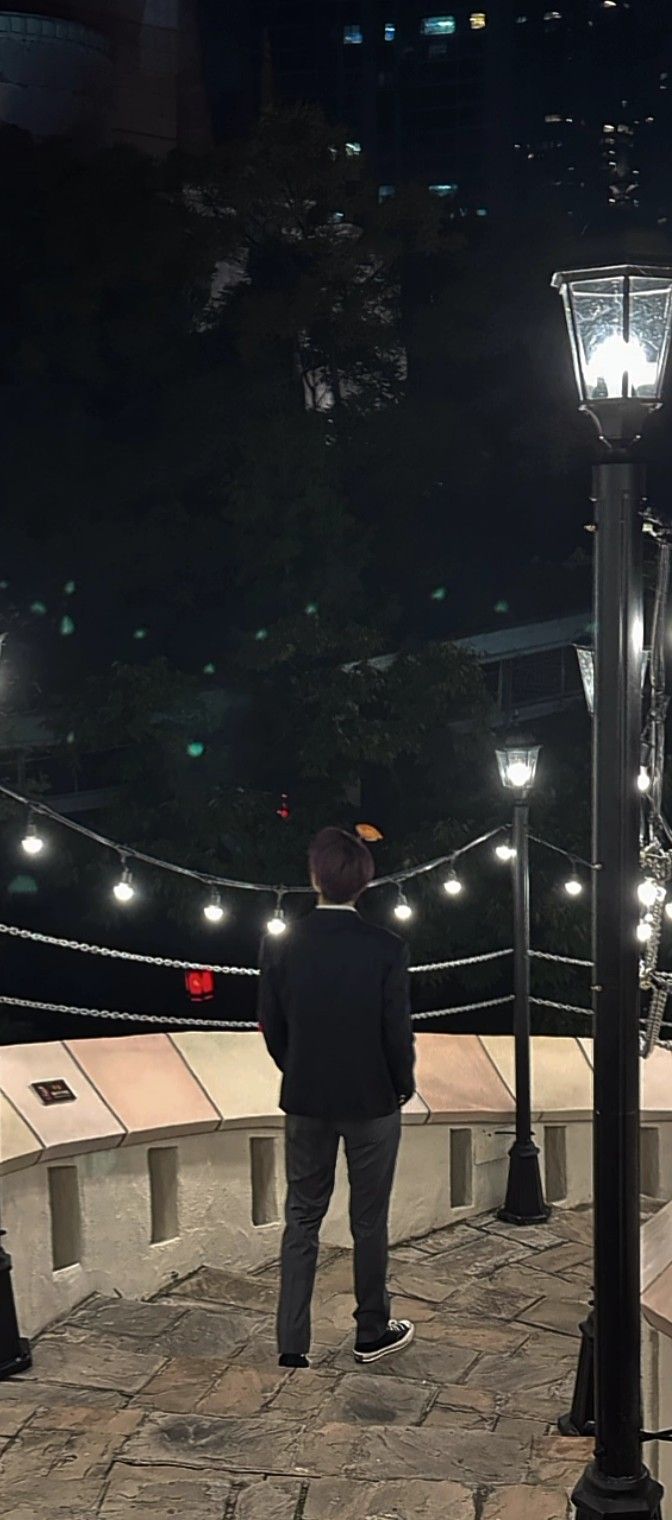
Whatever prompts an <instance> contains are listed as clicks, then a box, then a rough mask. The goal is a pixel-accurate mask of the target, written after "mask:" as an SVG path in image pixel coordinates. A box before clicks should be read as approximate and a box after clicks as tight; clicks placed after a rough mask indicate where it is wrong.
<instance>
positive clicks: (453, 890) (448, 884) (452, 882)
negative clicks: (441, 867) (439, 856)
mask: <svg viewBox="0 0 672 1520" xmlns="http://www.w3.org/2000/svg"><path fill="white" fill-rule="evenodd" d="M443 890H444V892H447V893H448V896H449V897H459V895H460V892H461V891H462V882H461V881H460V878H459V876H458V874H457V871H456V870H455V867H454V866H451V869H450V874H449V875H448V876H447V877H446V880H445V881H444V883H443Z"/></svg>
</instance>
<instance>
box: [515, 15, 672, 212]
mask: <svg viewBox="0 0 672 1520" xmlns="http://www.w3.org/2000/svg"><path fill="white" fill-rule="evenodd" d="M518 3H519V9H518V10H517V12H516V14H515V16H514V27H515V34H516V35H515V59H516V69H515V78H516V82H517V83H518V84H519V88H518V89H517V90H516V94H515V101H516V108H515V118H514V123H515V150H516V153H517V154H518V155H519V157H520V158H522V160H523V161H524V162H526V163H527V164H528V165H529V171H528V175H527V178H528V181H530V182H531V183H532V184H544V185H545V186H546V187H548V188H550V189H552V190H553V191H555V193H556V195H557V198H558V199H559V201H560V203H561V205H562V206H563V207H564V209H565V210H567V211H568V212H569V213H570V214H571V215H572V216H573V217H575V218H576V219H581V220H582V221H584V222H588V221H590V219H591V217H592V216H593V215H594V213H595V208H596V206H603V207H607V206H610V207H611V208H612V209H615V210H618V209H619V208H622V207H625V206H631V207H632V208H633V209H638V210H639V212H640V213H641V214H642V216H643V217H644V218H645V220H646V221H647V222H649V223H651V224H652V225H654V224H656V223H658V224H664V223H665V221H666V220H667V218H668V217H672V182H671V170H672V10H671V8H670V6H669V5H665V4H659V3H657V0H629V3H628V0H529V3H528V0H518Z"/></svg>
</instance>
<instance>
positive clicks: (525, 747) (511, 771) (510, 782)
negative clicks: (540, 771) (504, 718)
mask: <svg viewBox="0 0 672 1520" xmlns="http://www.w3.org/2000/svg"><path fill="white" fill-rule="evenodd" d="M540 749H541V745H540V744H535V743H534V741H533V740H532V739H527V738H524V737H519V736H516V737H514V738H511V739H506V740H505V742H504V744H502V745H500V746H499V747H498V748H497V749H496V750H495V754H496V757H497V765H498V768H499V777H500V780H501V783H502V786H504V787H506V790H507V791H508V792H519V793H521V795H525V794H526V793H527V792H529V791H530V789H531V787H533V786H534V778H535V776H536V774H537V763H538V760H539V751H540Z"/></svg>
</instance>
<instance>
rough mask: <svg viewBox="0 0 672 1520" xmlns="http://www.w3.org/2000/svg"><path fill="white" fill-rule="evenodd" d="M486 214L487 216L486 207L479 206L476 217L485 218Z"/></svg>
mask: <svg viewBox="0 0 672 1520" xmlns="http://www.w3.org/2000/svg"><path fill="white" fill-rule="evenodd" d="M487 214H488V211H487V207H486V206H479V208H478V211H477V212H476V215H477V216H487Z"/></svg>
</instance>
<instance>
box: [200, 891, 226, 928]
mask: <svg viewBox="0 0 672 1520" xmlns="http://www.w3.org/2000/svg"><path fill="white" fill-rule="evenodd" d="M203 917H204V918H206V919H207V921H208V923H209V924H221V922H222V919H223V917H224V909H223V907H222V900H221V898H220V895H219V892H213V894H212V897H211V898H210V901H209V902H208V903H206V905H205V907H204V909H203Z"/></svg>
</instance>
